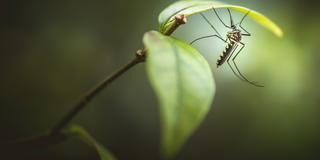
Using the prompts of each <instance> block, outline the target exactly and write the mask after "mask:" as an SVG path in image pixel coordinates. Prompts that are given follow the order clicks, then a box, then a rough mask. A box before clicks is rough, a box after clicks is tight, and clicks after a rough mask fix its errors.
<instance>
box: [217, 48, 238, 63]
mask: <svg viewBox="0 0 320 160" xmlns="http://www.w3.org/2000/svg"><path fill="white" fill-rule="evenodd" d="M233 46H234V43H228V46H227V47H226V48H225V49H224V51H223V52H222V54H221V55H220V58H219V59H218V60H217V67H219V66H220V65H222V64H223V63H224V62H225V61H226V60H227V59H228V57H229V55H230V53H231V51H232V49H233Z"/></svg>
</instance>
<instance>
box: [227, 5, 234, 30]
mask: <svg viewBox="0 0 320 160" xmlns="http://www.w3.org/2000/svg"><path fill="white" fill-rule="evenodd" d="M227 10H228V12H229V16H230V24H231V26H234V23H233V19H232V15H231V11H230V9H229V8H227Z"/></svg>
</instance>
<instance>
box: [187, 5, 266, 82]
mask: <svg viewBox="0 0 320 160" xmlns="http://www.w3.org/2000/svg"><path fill="white" fill-rule="evenodd" d="M227 10H228V13H229V16H230V26H228V25H227V24H225V23H224V22H223V21H222V19H221V18H220V16H219V15H218V13H217V11H216V10H215V8H212V11H214V13H215V15H216V16H217V17H218V19H219V20H220V22H221V23H222V24H223V25H224V26H225V27H226V28H228V29H230V31H229V32H227V36H226V39H223V38H222V36H221V34H220V33H219V32H218V31H217V29H216V28H215V27H214V26H213V24H212V23H211V22H210V21H209V20H208V18H207V17H206V16H205V15H204V14H202V13H200V15H201V16H202V17H203V19H204V20H205V21H206V22H207V23H208V24H209V25H210V27H211V28H212V29H213V30H214V31H215V33H216V34H214V35H208V36H203V37H200V38H197V39H195V40H193V41H192V42H191V43H190V44H193V43H194V42H196V41H198V40H201V39H205V38H211V37H217V38H219V39H220V40H222V41H223V42H225V43H227V46H226V47H225V49H224V51H223V52H222V54H221V55H220V58H219V59H218V60H217V68H218V67H219V66H221V65H222V64H224V62H227V63H228V65H229V67H230V68H231V70H232V72H233V73H234V75H236V76H237V77H238V78H239V79H241V80H242V81H245V82H248V83H249V84H252V85H254V86H256V87H263V86H262V85H259V84H257V83H256V82H253V81H250V80H248V78H246V77H245V76H244V75H243V74H242V73H241V72H240V70H239V68H238V66H237V64H236V62H235V59H236V58H237V56H238V55H239V53H240V52H241V51H242V50H243V48H244V47H245V44H244V43H243V42H241V39H242V36H251V34H250V33H249V32H248V31H247V30H246V29H244V28H243V27H242V22H243V20H244V19H245V18H246V17H247V16H248V14H249V13H250V11H248V12H247V13H246V14H245V15H244V16H243V17H242V19H241V21H240V22H239V23H237V24H234V22H233V19H232V15H231V12H230V10H229V9H228V8H227ZM238 27H239V28H241V29H242V30H240V29H239V28H238ZM238 46H241V48H240V49H239V50H238V51H237V52H236V54H235V55H234V53H235V51H236V50H237V48H238ZM230 60H231V61H232V63H233V64H234V66H235V68H236V70H235V69H234V68H233V67H232V65H231V64H230Z"/></svg>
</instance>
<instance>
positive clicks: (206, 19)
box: [200, 13, 223, 39]
mask: <svg viewBox="0 0 320 160" xmlns="http://www.w3.org/2000/svg"><path fill="white" fill-rule="evenodd" d="M200 15H201V16H202V17H203V19H204V20H205V21H206V22H207V23H208V24H209V25H210V26H211V28H212V29H213V30H214V31H215V32H216V33H217V36H219V38H220V39H223V38H222V36H221V34H220V33H219V32H218V31H217V29H216V28H215V27H214V26H213V25H212V24H211V23H210V21H209V20H208V18H207V17H206V16H205V15H204V14H202V13H200Z"/></svg>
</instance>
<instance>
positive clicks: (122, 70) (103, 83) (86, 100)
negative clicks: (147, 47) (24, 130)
mask: <svg viewBox="0 0 320 160" xmlns="http://www.w3.org/2000/svg"><path fill="white" fill-rule="evenodd" d="M144 60H145V51H143V50H138V51H137V53H136V56H135V58H134V59H133V60H131V61H130V62H129V63H127V64H126V65H125V66H123V67H121V68H120V69H119V70H117V71H116V72H114V73H113V74H111V75H110V76H109V77H107V78H106V79H104V80H102V81H101V82H100V83H98V84H97V85H96V86H95V87H93V88H92V89H91V90H89V92H87V93H86V94H85V95H84V96H83V97H82V98H81V99H80V101H79V102H78V103H77V104H76V105H74V107H73V108H71V110H70V111H69V112H68V113H67V114H66V115H65V116H64V117H63V118H62V119H61V120H60V121H58V123H57V124H56V125H55V126H54V127H53V129H52V131H51V134H57V133H59V132H60V131H61V130H62V129H63V128H64V127H65V126H66V125H67V124H68V123H69V122H70V121H71V120H72V119H73V118H74V117H75V116H76V115H77V114H78V113H79V112H80V111H81V110H82V109H83V108H84V107H86V106H87V104H88V103H89V102H90V101H91V100H92V99H93V98H94V97H95V96H96V95H97V94H98V93H100V92H101V91H102V90H103V89H104V88H106V87H107V86H108V85H109V84H111V83H112V82H113V81H114V80H116V79H117V78H118V77H119V76H121V75H122V74H123V73H125V72H126V71H128V70H129V69H130V68H132V67H133V66H135V65H136V64H138V63H140V62H143V61H144Z"/></svg>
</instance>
